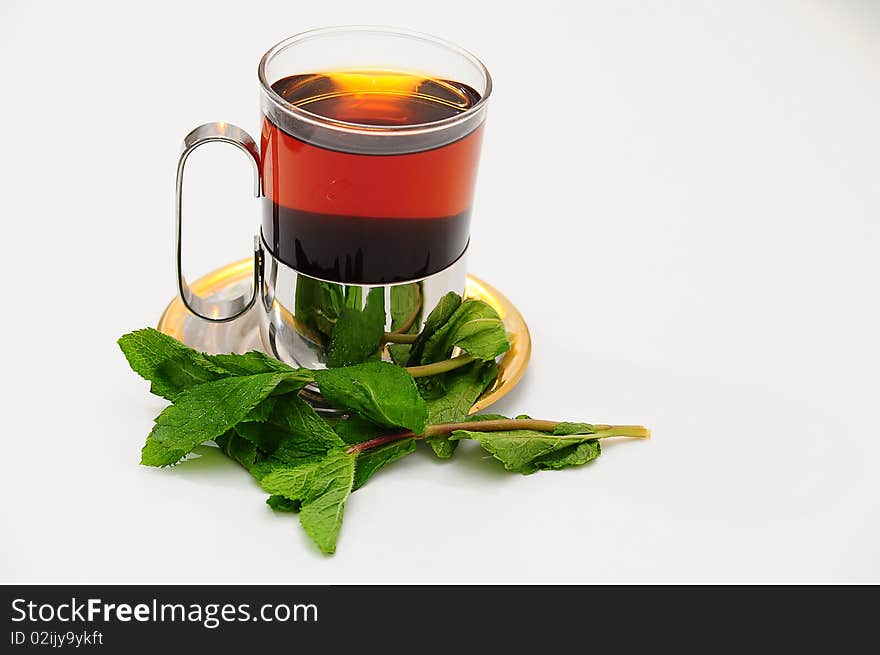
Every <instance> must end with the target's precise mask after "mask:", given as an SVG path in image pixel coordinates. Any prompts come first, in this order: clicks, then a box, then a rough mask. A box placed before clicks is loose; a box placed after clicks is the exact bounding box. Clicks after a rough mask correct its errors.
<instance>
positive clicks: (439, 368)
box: [406, 355, 474, 378]
mask: <svg viewBox="0 0 880 655" xmlns="http://www.w3.org/2000/svg"><path fill="white" fill-rule="evenodd" d="M472 361H474V357H473V356H471V355H459V356H458V357H453V358H452V359H444V360H443V361H442V362H434V363H433V364H423V365H422V366H407V368H406V370H407V371H409V374H410V375H412V376H413V377H414V378H425V377H428V376H429V375H438V374H440V373H447V372H449V371H454V370H455V369H457V368H461V367H462V366H467V365H468V364H470V363H471V362H472Z"/></svg>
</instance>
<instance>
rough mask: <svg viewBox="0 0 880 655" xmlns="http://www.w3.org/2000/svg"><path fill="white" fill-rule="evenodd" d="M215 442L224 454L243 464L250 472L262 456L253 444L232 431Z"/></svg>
mask: <svg viewBox="0 0 880 655" xmlns="http://www.w3.org/2000/svg"><path fill="white" fill-rule="evenodd" d="M214 441H215V443H216V444H217V446H218V447H219V448H220V450H221V451H222V452H223V453H225V454H226V455H227V456H228V457H229V458H230V459H232V460H234V461H236V462H238V463H239V464H241V465H242V466H243V467H244V468H246V469H247V470H248V471H250V470H251V469H252V468H253V467H254V464H256V463H257V459H258V458H259V456H260V455H259V452H258V450H257V447H256V446H255V445H254V444H253V443H251V442H250V441H248V440H247V439H243V438H242V437H241V436H239V435H238V434H237V433H236V432H234V431H232V430H230V431H229V432H227V433H225V434H221V435H220V436H219V437H217V438H215V439H214Z"/></svg>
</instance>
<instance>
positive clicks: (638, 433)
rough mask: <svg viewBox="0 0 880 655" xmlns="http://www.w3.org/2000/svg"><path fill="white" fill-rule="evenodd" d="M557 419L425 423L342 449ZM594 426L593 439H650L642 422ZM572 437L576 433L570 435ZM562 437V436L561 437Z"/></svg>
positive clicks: (542, 426) (545, 424) (544, 427)
mask: <svg viewBox="0 0 880 655" xmlns="http://www.w3.org/2000/svg"><path fill="white" fill-rule="evenodd" d="M559 423H560V422H559V421H542V420H540V419H534V418H505V419H492V420H490V421H461V422H458V423H438V424H436V425H428V426H426V427H425V431H424V433H423V434H415V433H414V432H412V431H411V430H406V431H404V432H396V433H394V434H386V435H383V436H381V437H376V438H374V439H369V440H368V441H362V442H361V443H356V444H354V445H352V446H349V447H348V448H347V449H346V451H345V452H347V453H349V454H352V453H362V452H364V451H365V450H370V449H371V448H378V447H379V446H384V445H385V444H389V443H393V442H395V441H401V440H402V439H424V438H426V437H437V436H440V435H447V434H452V433H453V432H455V431H456V430H471V431H473V432H503V431H506V430H535V431H537V432H553V430H555V429H556V428H557V427H558V426H559ZM593 427H594V428H595V429H596V432H594V433H593V434H591V435H577V436H581V437H583V436H589V437H591V438H593V439H606V438H608V437H630V438H633V439H650V438H651V431H650V430H649V429H648V428H646V427H644V426H642V425H594V426H593ZM572 436H575V435H572ZM560 438H565V437H560Z"/></svg>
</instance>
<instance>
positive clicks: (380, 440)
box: [345, 430, 416, 455]
mask: <svg viewBox="0 0 880 655" xmlns="http://www.w3.org/2000/svg"><path fill="white" fill-rule="evenodd" d="M415 436H416V435H415V434H414V433H413V431H412V430H406V431H405V432H397V433H395V434H385V435H382V436H381V437H376V438H375V439H369V440H368V441H362V442H360V443H356V444H354V445H351V446H349V447H348V448H346V449H345V452H347V453H348V454H349V455H353V454H354V453H362V452H364V451H365V450H370V449H371V448H378V447H379V446H384V445H385V444H387V443H393V442H395V441H401V440H402V439H409V438H411V437H415Z"/></svg>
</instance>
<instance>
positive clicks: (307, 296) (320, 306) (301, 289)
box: [294, 275, 345, 336]
mask: <svg viewBox="0 0 880 655" xmlns="http://www.w3.org/2000/svg"><path fill="white" fill-rule="evenodd" d="M344 304H345V294H344V291H343V286H342V285H340V284H334V283H333V282H321V281H319V280H315V279H313V278H310V277H306V276H305V275H299V276H297V280H296V296H295V298H294V314H295V316H296V320H297V321H299V322H300V323H302V324H303V325H305V326H306V327H308V328H310V329H311V330H313V331H315V332H317V333H318V334H322V335H326V336H330V334H331V333H332V332H333V325H334V323H335V322H336V319H337V318H339V312H340V311H342V307H343V305H344Z"/></svg>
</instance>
